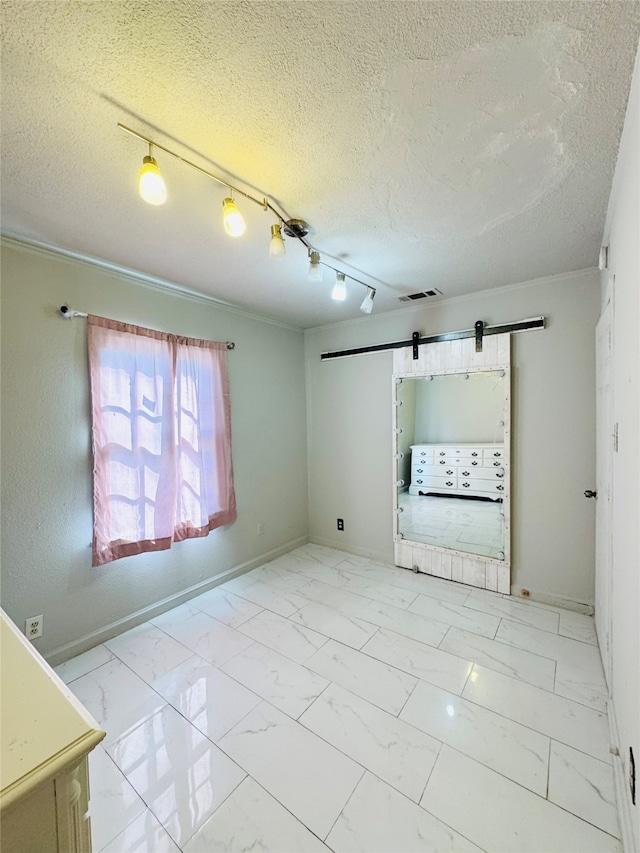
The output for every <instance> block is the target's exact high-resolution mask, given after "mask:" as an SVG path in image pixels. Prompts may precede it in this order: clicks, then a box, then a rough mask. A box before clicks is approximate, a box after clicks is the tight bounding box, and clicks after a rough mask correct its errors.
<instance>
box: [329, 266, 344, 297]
mask: <svg viewBox="0 0 640 853" xmlns="http://www.w3.org/2000/svg"><path fill="white" fill-rule="evenodd" d="M331 298H332V299H335V301H336V302H344V300H345V299H346V298H347V286H346V284H345V281H344V273H343V272H339V273H336V283H335V284H334V285H333V290H332V291H331Z"/></svg>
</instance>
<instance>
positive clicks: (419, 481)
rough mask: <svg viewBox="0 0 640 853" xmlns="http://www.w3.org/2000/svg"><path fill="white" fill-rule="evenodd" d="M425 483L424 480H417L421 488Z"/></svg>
mask: <svg viewBox="0 0 640 853" xmlns="http://www.w3.org/2000/svg"><path fill="white" fill-rule="evenodd" d="M423 482H424V480H416V483H417V484H418V485H419V486H421V485H422V483H423Z"/></svg>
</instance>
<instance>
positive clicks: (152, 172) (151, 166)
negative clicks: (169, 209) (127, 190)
mask: <svg viewBox="0 0 640 853" xmlns="http://www.w3.org/2000/svg"><path fill="white" fill-rule="evenodd" d="M149 150H151V147H149ZM138 191H139V192H140V195H141V197H142V198H143V199H144V201H146V202H147V204H152V205H154V206H155V207H158V206H159V205H161V204H164V203H165V201H166V200H167V187H166V186H165V182H164V180H163V178H162V175H161V174H160V169H159V168H158V164H157V162H156V160H155V159H154V158H153V157H152V156H151V154H149V155H148V156H146V157H145V158H144V159H143V161H142V168H141V169H140V174H139V175H138Z"/></svg>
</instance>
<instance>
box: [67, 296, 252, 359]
mask: <svg viewBox="0 0 640 853" xmlns="http://www.w3.org/2000/svg"><path fill="white" fill-rule="evenodd" d="M60 315H61V316H62V317H64V319H65V320H73V319H75V318H76V317H88V316H89V315H88V314H85V312H84V311H72V310H71V308H69V306H68V305H61V306H60ZM226 343H227V349H235V348H236V345H235V344H234V342H233V341H227V342H226Z"/></svg>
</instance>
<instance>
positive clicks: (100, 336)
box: [87, 315, 236, 566]
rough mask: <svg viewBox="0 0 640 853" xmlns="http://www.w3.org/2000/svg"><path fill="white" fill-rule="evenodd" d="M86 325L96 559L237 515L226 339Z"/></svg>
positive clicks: (160, 545)
mask: <svg viewBox="0 0 640 853" xmlns="http://www.w3.org/2000/svg"><path fill="white" fill-rule="evenodd" d="M87 324H88V326H87V337H88V352H89V372H90V381H91V409H92V443H93V459H94V468H93V504H94V507H93V508H94V536H93V565H94V566H99V565H103V564H104V563H108V562H111V561H112V560H117V559H119V558H121V557H126V556H130V555H132V554H139V553H142V552H145V551H159V550H164V549H166V548H170V547H171V545H172V543H173V542H174V541H178V540H181V539H187V538H191V537H195V536H206V535H207V534H208V533H209V532H210V531H211V530H213V529H215V528H216V527H219V526H221V525H223V524H229V523H230V522H232V521H234V520H235V518H236V503H235V492H234V487H233V466H232V462H231V405H230V397H229V380H228V372H227V350H226V344H224V343H218V342H213V341H203V340H196V339H191V338H180V337H177V336H175V335H169V334H166V333H164V332H157V331H154V330H152V329H145V328H142V327H140V326H133V325H130V324H127V323H118V322H115V321H112V320H107V319H105V318H102V317H95V316H93V315H90V316H89V317H88V319H87Z"/></svg>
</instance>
